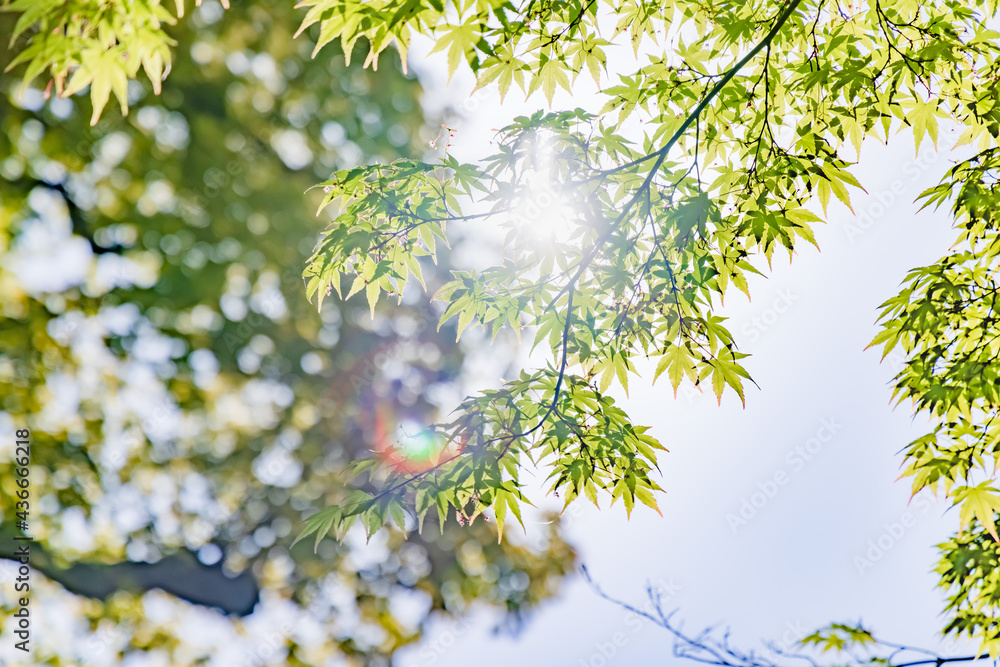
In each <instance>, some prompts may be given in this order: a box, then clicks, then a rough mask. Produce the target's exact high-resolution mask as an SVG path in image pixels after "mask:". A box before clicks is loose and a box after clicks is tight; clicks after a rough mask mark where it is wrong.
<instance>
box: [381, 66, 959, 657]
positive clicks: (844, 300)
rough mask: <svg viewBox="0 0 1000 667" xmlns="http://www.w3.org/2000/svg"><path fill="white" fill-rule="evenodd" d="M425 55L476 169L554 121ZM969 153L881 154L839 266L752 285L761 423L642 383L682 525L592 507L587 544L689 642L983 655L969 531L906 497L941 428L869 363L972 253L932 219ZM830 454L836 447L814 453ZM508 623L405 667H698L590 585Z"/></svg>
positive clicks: (736, 310) (670, 515)
mask: <svg viewBox="0 0 1000 667" xmlns="http://www.w3.org/2000/svg"><path fill="white" fill-rule="evenodd" d="M426 51H427V49H426V48H424V49H423V52H424V53H426ZM418 52H420V49H417V48H415V49H414V50H413V51H411V57H410V63H411V67H413V68H414V69H415V70H416V71H418V72H419V73H420V75H421V79H422V80H423V82H424V85H425V86H426V87H427V88H428V93H427V95H426V98H427V100H428V102H427V104H428V106H429V107H431V109H432V110H433V109H438V108H441V106H442V105H443V104H444V103H445V101H450V103H451V104H452V105H454V106H455V107H457V108H459V109H460V110H461V113H462V116H463V117H462V118H461V120H459V121H457V129H458V132H457V135H456V137H455V139H454V140H453V146H452V153H453V154H454V155H456V156H457V157H459V158H460V159H465V160H475V159H477V158H480V157H482V156H484V155H486V154H488V152H489V149H490V146H489V145H488V140H489V138H490V137H491V136H492V134H493V133H492V132H491V131H490V129H491V128H498V127H501V126H503V125H505V124H507V123H508V122H510V120H511V119H513V118H514V117H515V116H516V115H520V114H524V113H530V112H533V111H535V110H536V109H538V108H540V107H541V106H542V105H544V103H545V101H544V98H542V97H541V96H540V95H536V96H535V97H533V98H532V99H531V100H529V101H528V102H523V101H522V100H521V99H520V98H521V95H518V94H511V95H510V96H509V97H508V99H507V100H506V101H505V103H504V104H503V105H501V104H500V103H499V100H498V98H497V96H496V94H495V93H494V92H491V91H482V92H480V93H477V95H476V96H475V97H472V98H471V99H470V97H469V93H470V91H471V90H472V88H473V81H472V77H471V75H470V74H468V72H463V71H460V72H458V73H457V74H456V75H455V77H454V80H453V81H452V82H451V84H450V85H447V86H446V85H445V81H444V76H443V73H444V72H446V71H447V70H446V65H445V62H444V59H443V57H440V56H441V55H442V54H436V55H435V56H431V57H430V58H429V59H428V58H426V57H420V56H415V55H413V54H414V53H418ZM579 82H580V83H581V84H582V85H581V87H580V89H579V91H578V94H577V96H576V97H575V99H574V98H571V97H570V96H568V95H566V94H564V93H560V94H559V95H557V98H556V101H555V102H554V104H553V109H554V110H559V109H566V108H573V107H576V106H584V107H592V106H593V104H594V102H595V100H596V98H595V96H593V95H592V94H590V92H591V91H592V87H591V86H590V85H588V82H587V81H585V80H584V77H583V76H581V77H580V80H579ZM953 137H954V135H952V136H951V137H948V136H944V137H942V139H941V144H942V145H941V149H942V150H941V151H940V152H935V151H934V148H933V146H931V144H930V142H929V140H928V141H926V142H925V144H924V146H923V147H922V148H923V150H922V151H921V153H920V156H919V160H917V159H915V156H914V149H913V140H912V136H910V135H909V134H908V133H903V134H900V135H898V136H897V137H895V138H894V140H892V141H891V142H890V145H889V147H886V146H883V145H882V144H879V143H877V142H869V144H866V146H865V148H864V149H863V159H862V161H861V162H860V164H859V165H858V167H857V169H856V170H855V173H856V175H857V176H858V177H859V180H860V181H861V182H862V184H864V185H865V186H866V187H867V189H868V192H869V194H867V195H866V194H865V193H863V192H856V193H855V194H854V195H853V204H854V208H855V211H856V212H857V214H858V215H857V216H855V215H854V214H852V213H851V212H850V211H849V210H848V209H847V208H846V207H844V206H842V205H840V204H839V203H838V202H833V203H831V206H830V210H829V224H827V225H822V226H817V229H816V239H817V241H818V243H819V245H820V248H821V249H822V252H818V251H817V250H816V249H815V248H813V247H811V246H808V245H807V244H805V243H804V242H803V243H801V244H800V250H799V252H798V254H797V256H796V258H795V261H794V262H793V263H792V264H791V265H788V263H787V261H785V260H781V259H779V257H780V256H779V255H778V254H777V253H776V254H775V257H776V261H775V266H774V270H773V272H772V273H771V274H770V276H769V277H768V278H767V279H766V280H765V279H757V280H755V281H752V282H751V286H750V288H751V295H752V299H753V301H752V302H751V303H748V302H747V300H746V298H745V297H743V296H742V295H739V294H738V293H737V292H735V290H734V292H733V295H732V296H731V300H730V301H729V302H728V303H727V304H726V305H727V307H726V313H727V314H728V315H729V316H731V317H732V319H731V320H730V322H729V324H730V330H731V331H733V332H734V333H736V335H737V337H738V342H739V343H740V344H741V347H742V349H743V351H747V352H751V353H752V354H753V357H752V358H751V359H749V360H748V369H749V370H750V372H751V375H752V376H753V378H754V379H755V380H756V382H757V383H758V384H759V385H760V387H761V390H760V391H758V390H757V389H756V388H754V387H752V386H749V387H748V391H747V406H746V409H745V410H744V409H742V408H741V406H740V403H739V400H738V399H737V398H736V397H735V395H733V394H732V393H728V394H727V395H726V397H725V398H724V399H723V402H722V406H721V407H719V406H717V405H716V402H715V399H714V397H711V396H708V395H707V394H706V395H705V396H700V395H694V396H690V395H689V396H687V397H685V396H684V395H683V393H682V395H681V396H679V397H678V398H677V399H676V400H675V399H674V398H673V396H672V392H671V391H670V387H669V384H668V383H667V382H666V381H665V380H664V381H663V382H662V383H660V384H657V385H656V386H655V387H654V386H651V385H650V382H649V381H648V380H646V381H639V380H634V381H633V382H632V383H631V398H629V399H626V398H625V397H624V396H622V397H621V399H620V400H622V401H624V402H623V405H624V407H625V408H626V409H627V410H628V411H629V413H630V415H631V416H632V417H633V419H634V420H635V421H636V422H637V423H640V424H648V425H651V426H652V427H653V432H654V434H655V435H656V436H657V437H658V438H659V439H660V440H661V441H662V442H663V443H664V444H665V445H666V446H667V447H668V448H669V449H670V453H669V454H666V455H663V457H662V459H661V468H662V469H663V471H664V477H663V482H662V486H664V488H665V489H666V490H667V493H666V495H665V496H663V497H661V498H660V499H659V502H660V507H661V509H662V511H663V514H664V516H663V518H660V517H659V516H658V515H657V514H656V513H655V512H653V511H651V510H647V509H645V508H640V509H637V510H636V511H635V512H634V514H633V516H632V519H631V520H630V521H626V518H625V512H624V509H623V508H622V507H621V506H616V507H615V508H613V509H611V510H609V509H607V508H606V507H605V508H604V509H602V510H596V509H594V508H593V507H590V506H584V505H583V504H582V503H581V504H580V507H579V509H577V510H575V511H573V514H572V516H568V517H567V534H568V537H569V539H570V540H571V541H572V543H574V544H575V545H576V546H577V547H578V549H579V555H580V560H581V561H582V562H583V563H585V564H586V565H587V566H588V568H589V569H590V571H591V573H592V575H593V576H594V578H595V579H596V580H597V581H598V582H599V583H600V584H601V586H602V588H603V589H604V590H605V591H606V592H608V593H610V594H612V595H614V596H616V597H619V598H622V599H625V600H627V601H630V602H633V603H638V604H641V603H643V602H644V589H645V586H646V584H647V583H648V582H652V583H654V584H656V583H660V582H662V583H663V584H664V585H667V584H673V585H675V586H678V587H679V592H678V593H677V594H676V595H675V596H674V597H673V598H672V600H671V602H670V604H669V605H668V608H671V609H672V608H675V607H679V608H680V613H679V615H678V618H680V619H685V620H686V627H687V628H688V629H690V630H700V629H701V628H703V627H705V626H708V625H721V626H723V627H724V626H727V625H728V626H730V627H732V629H733V632H734V640H735V642H736V643H737V644H738V645H741V646H743V647H745V648H760V644H759V641H760V640H762V639H763V640H775V641H780V640H781V638H782V635H785V637H786V639H787V638H788V634H787V631H788V630H789V628H796V627H797V628H801V630H802V631H805V632H812V631H813V630H814V629H816V628H818V627H821V626H824V625H826V624H828V623H830V622H835V621H840V622H856V621H858V620H859V619H860V620H862V621H863V622H864V623H865V625H866V627H868V628H869V629H872V630H873V631H875V632H876V634H878V635H880V636H882V637H883V638H885V639H887V640H890V641H895V642H899V643H908V644H915V645H918V646H924V647H927V648H937V649H939V650H942V651H944V652H949V653H951V652H955V651H961V650H963V649H964V648H965V647H962V646H959V647H955V646H953V645H952V644H951V643H947V644H945V643H939V639H938V638H939V632H940V630H941V628H942V627H943V624H944V622H943V617H942V616H941V609H942V608H943V593H942V592H939V591H937V590H936V589H935V588H934V586H935V584H936V583H937V577H936V575H935V574H934V573H933V568H934V566H935V564H936V560H937V550H936V549H935V548H934V545H935V544H937V543H939V542H941V541H943V540H944V539H945V538H947V537H948V536H949V535H950V534H951V533H952V532H953V531H954V529H955V528H956V527H957V516H956V513H955V512H949V513H948V514H945V511H946V510H947V508H948V502H947V501H943V500H942V501H938V500H935V499H934V498H933V497H928V498H923V497H920V498H918V499H915V500H914V501H913V502H912V503H911V504H910V505H909V506H908V504H907V503H908V501H909V496H910V493H909V482H908V481H906V480H904V481H895V480H896V478H897V477H898V476H899V473H900V470H899V465H900V462H901V456H899V455H897V454H896V452H897V451H899V450H900V449H901V448H902V447H903V446H904V445H906V444H907V443H908V442H909V441H910V440H912V439H913V438H914V437H916V436H918V435H922V434H923V433H925V432H926V430H925V425H926V422H925V421H923V420H922V419H917V420H914V419H913V418H912V415H911V412H910V410H909V407H908V406H900V407H899V408H896V409H893V407H892V406H891V405H890V403H889V398H890V390H889V387H888V381H889V380H890V378H891V377H892V376H893V375H894V373H895V372H896V370H898V361H896V362H895V363H894V362H893V360H887V361H886V362H884V363H882V364H881V365H880V363H879V354H880V353H879V352H876V351H874V350H869V351H867V352H866V351H865V350H864V347H865V346H866V345H867V344H868V342H869V341H870V340H871V338H872V337H873V336H874V335H875V333H876V327H875V318H876V308H877V306H878V305H879V304H880V303H881V302H882V301H884V300H885V299H888V298H889V297H891V296H893V295H894V294H895V293H896V292H897V290H898V287H899V284H900V282H901V281H902V279H903V278H904V276H905V273H906V271H907V270H908V269H910V268H913V267H916V266H919V265H923V264H926V263H930V262H932V261H934V260H935V259H937V258H938V257H939V256H941V255H942V254H943V253H944V252H945V251H946V250H947V248H948V246H949V245H950V244H951V242H952V240H953V238H954V232H953V231H952V230H951V227H950V225H951V220H950V217H949V215H948V213H947V211H946V210H941V211H938V212H934V211H923V212H922V213H918V212H917V209H918V208H919V207H918V206H917V205H916V204H914V203H913V200H914V199H915V198H916V196H917V195H918V194H919V193H920V192H921V191H923V190H924V189H925V188H927V187H929V186H931V185H934V184H936V183H937V181H938V179H939V178H940V177H941V175H942V174H943V173H944V171H945V170H946V169H947V167H948V165H949V160H950V159H952V158H951V157H950V156H949V154H948V152H947V151H946V150H944V149H945V148H946V147H949V146H950V145H951V143H953V141H954V138H953ZM786 257H787V256H786ZM644 376H645V377H652V373H651V372H649V373H645V374H644ZM824 424H826V425H827V426H828V427H829V428H828V429H827V430H824ZM831 431H832V437H829V436H830V435H831ZM814 437H820V438H822V439H823V440H824V441H825V442H824V443H819V442H818V441H814V442H812V443H809V442H808V441H809V439H810V438H814ZM820 444H821V447H819V449H818V450H817V445H820ZM806 445H811V446H812V448H813V450H814V452H815V454H814V455H809V454H806V455H807V456H810V458H809V460H805V458H804V457H801V456H799V455H797V454H796V453H795V449H796V447H804V446H806ZM775 475H777V476H778V477H777V479H778V480H779V481H783V482H784V483H783V484H782V485H776V486H774V487H771V490H774V489H776V491H775V492H774V493H773V497H770V498H767V499H766V502H764V503H762V502H761V501H762V500H763V499H764V497H763V496H760V495H758V496H757V497H755V498H753V497H752V496H753V494H754V493H755V492H758V491H759V487H758V484H762V485H764V486H765V487H768V485H767V481H768V480H774V479H775ZM782 475H784V476H782ZM751 499H752V500H756V501H757V503H758V505H762V506H761V507H760V509H758V510H757V511H756V514H755V515H754V516H752V517H751V518H750V520H749V521H747V522H746V523H745V525H743V524H740V525H736V528H735V531H734V528H733V519H732V518H731V516H730V515H738V513H739V512H740V508H741V504H742V503H743V501H744V500H746V501H748V502H749V501H751ZM568 512H569V511H568ZM907 513H909V514H907ZM747 515H748V516H749V512H747ZM904 520H905V523H906V525H905V526H904V525H903V524H902V522H903V521H904ZM893 524H899V526H898V527H897V526H893ZM880 539H881V543H882V545H883V547H884V546H888V549H885V550H884V552H880V551H879V550H878V549H876V551H874V552H872V555H873V556H875V557H877V560H871V561H868V558H869V557H868V555H867V553H868V552H869V551H870V549H871V547H872V544H870V541H872V542H873V543H877V542H878V541H879V540H880ZM859 559H865V560H864V561H862V560H859ZM866 561H867V562H870V566H868V565H866ZM490 621H491V618H490V617H488V616H486V615H482V616H481V617H479V618H477V619H475V621H474V622H471V623H450V622H443V621H442V622H438V623H436V624H435V626H434V627H433V629H432V630H431V632H429V633H428V635H427V637H426V639H425V640H424V641H423V642H422V643H421V644H420V645H418V646H417V647H415V648H413V649H411V650H408V651H406V652H404V653H402V654H400V656H399V664H401V665H404V666H416V665H425V666H426V665H431V664H434V665H440V666H441V667H445V666H449V665H462V666H465V665H470V664H475V665H480V666H484V667H485V666H488V665H505V666H506V665H510V664H518V663H520V664H531V665H536V664H537V665H556V664H558V665H573V666H574V667H576V666H577V665H581V666H582V665H592V666H593V667H600V666H601V665H605V664H607V665H616V664H617V665H645V664H652V663H653V662H654V661H655V662H656V663H657V664H660V663H662V662H671V663H672V662H681V661H680V660H678V659H677V658H673V657H672V654H671V648H672V643H671V640H670V637H669V636H668V635H667V633H666V632H665V631H663V630H661V629H658V628H656V627H654V626H652V625H646V626H643V627H639V626H638V625H636V624H635V623H629V622H627V620H626V612H624V611H623V610H622V609H620V608H618V607H616V606H614V605H612V604H610V603H608V602H606V601H604V600H601V599H600V598H599V597H597V595H595V594H594V593H593V592H592V591H591V590H590V589H589V587H588V586H587V585H586V584H585V583H584V582H583V581H582V579H581V578H580V577H574V578H572V579H571V580H568V581H567V582H566V584H565V587H564V590H563V593H562V594H561V596H560V597H559V598H558V599H556V600H554V601H552V602H551V603H549V604H547V605H546V606H544V607H543V608H542V609H541V610H540V611H539V612H538V613H537V614H536V615H535V616H534V617H533V619H532V620H531V622H530V623H529V625H528V627H527V628H526V630H525V631H524V632H523V633H522V634H521V635H520V636H519V637H517V638H515V639H511V638H509V637H506V636H503V635H500V636H495V635H493V634H492V633H491V631H490V629H491V626H492V624H491V623H490ZM617 632H620V633H622V634H621V635H619V642H618V643H619V646H614V649H613V655H612V656H611V658H610V660H605V659H604V656H602V652H601V645H604V650H605V653H610V652H611V649H609V646H613V644H609V642H612V640H613V638H614V635H615V633H617Z"/></svg>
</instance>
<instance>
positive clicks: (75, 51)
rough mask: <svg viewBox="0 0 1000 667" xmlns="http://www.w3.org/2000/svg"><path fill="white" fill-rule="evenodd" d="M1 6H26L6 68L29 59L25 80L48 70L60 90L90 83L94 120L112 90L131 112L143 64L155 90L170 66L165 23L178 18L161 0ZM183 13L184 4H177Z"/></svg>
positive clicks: (20, 1)
mask: <svg viewBox="0 0 1000 667" xmlns="http://www.w3.org/2000/svg"><path fill="white" fill-rule="evenodd" d="M2 8H3V9H4V10H5V11H13V12H23V13H22V14H21V16H20V17H19V18H18V23H17V26H16V27H15V30H14V33H13V34H12V35H11V44H12V45H13V44H14V43H15V42H17V41H18V40H19V39H23V40H25V43H24V45H23V47H22V48H21V50H20V52H19V53H18V54H17V55H16V56H15V57H14V58H13V59H12V60H11V62H10V63H9V64H8V65H7V68H6V70H5V71H9V70H11V69H13V68H15V67H16V66H18V65H21V64H25V71H24V74H23V77H22V78H23V83H24V85H25V86H27V85H29V84H30V83H31V82H32V81H34V80H35V79H36V78H38V77H39V76H42V75H43V74H45V73H47V74H48V77H49V79H50V81H49V83H48V86H52V85H54V86H55V92H56V93H57V94H59V95H72V94H74V93H77V92H79V91H81V90H84V89H85V88H87V86H90V98H91V102H92V105H93V115H92V118H91V125H94V124H96V123H97V121H98V119H99V118H100V116H101V112H102V111H103V109H104V107H105V105H106V104H107V103H108V100H109V98H110V95H111V93H112V92H113V93H114V94H115V97H116V98H117V99H118V102H119V104H120V105H121V110H122V113H123V114H124V113H127V111H128V81H129V80H130V79H134V78H135V77H136V75H137V74H138V72H139V70H140V69H143V70H144V71H145V74H146V76H147V77H148V78H149V81H150V82H151V83H152V85H153V90H154V92H156V93H159V91H160V81H161V80H162V78H163V77H164V76H165V74H166V72H167V71H169V69H170V63H171V53H170V46H171V45H173V40H171V39H170V38H169V37H168V36H167V34H166V33H165V32H164V29H163V25H164V24H168V25H169V24H173V23H174V22H175V18H174V16H173V15H171V14H170V12H169V11H167V9H166V8H165V7H164V6H163V5H162V4H161V2H159V0H138V1H136V2H129V3H123V2H108V3H100V4H94V3H89V2H78V1H73V2H56V1H54V0H40V1H38V2H36V1H35V0H13V1H8V2H5V3H4V4H3V5H2ZM180 13H183V4H180V5H179V6H178V14H180ZM67 78H68V81H67Z"/></svg>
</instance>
